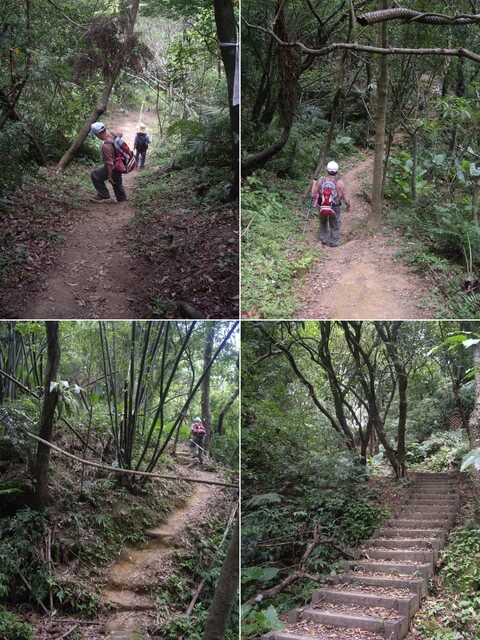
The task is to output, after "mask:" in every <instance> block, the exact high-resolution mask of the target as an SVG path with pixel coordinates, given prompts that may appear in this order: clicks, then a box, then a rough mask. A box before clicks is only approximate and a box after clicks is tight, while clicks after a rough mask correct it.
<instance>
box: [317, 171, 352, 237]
mask: <svg viewBox="0 0 480 640" xmlns="http://www.w3.org/2000/svg"><path fill="white" fill-rule="evenodd" d="M338 168H339V167H338V164H337V163H336V162H335V161H334V160H332V161H331V162H329V163H328V164H327V176H323V177H321V178H319V179H318V180H315V179H314V180H313V183H312V197H313V206H314V207H319V209H320V241H321V243H322V244H323V245H325V246H327V247H338V245H339V244H340V226H341V220H340V207H341V205H342V202H344V203H345V205H346V207H347V212H349V211H350V206H351V200H350V195H349V193H348V190H347V187H346V185H345V183H344V181H343V180H339V179H338V176H337V174H338Z"/></svg>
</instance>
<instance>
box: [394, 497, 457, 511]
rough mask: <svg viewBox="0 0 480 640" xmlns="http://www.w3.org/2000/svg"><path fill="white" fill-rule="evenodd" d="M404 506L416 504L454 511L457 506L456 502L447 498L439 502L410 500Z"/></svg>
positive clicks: (429, 499) (423, 499)
mask: <svg viewBox="0 0 480 640" xmlns="http://www.w3.org/2000/svg"><path fill="white" fill-rule="evenodd" d="M405 504H416V505H422V506H424V507H442V508H444V507H447V508H453V509H456V508H457V506H458V501H457V500H450V498H447V499H445V500H439V499H438V498H411V499H410V500H408V501H407V502H405Z"/></svg>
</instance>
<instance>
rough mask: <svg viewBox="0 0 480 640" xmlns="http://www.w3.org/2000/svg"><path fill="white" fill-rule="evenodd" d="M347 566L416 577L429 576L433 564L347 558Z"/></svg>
mask: <svg viewBox="0 0 480 640" xmlns="http://www.w3.org/2000/svg"><path fill="white" fill-rule="evenodd" d="M345 564H346V565H347V567H349V568H350V569H355V570H356V571H358V572H361V573H381V574H387V575H394V576H398V575H401V576H403V575H410V576H414V577H416V578H419V577H421V578H426V579H428V578H430V576H431V575H432V574H433V565H432V563H431V562H424V563H421V562H415V563H411V564H410V563H409V564H405V563H403V564H402V563H401V562H382V561H381V560H347V561H346V563H345Z"/></svg>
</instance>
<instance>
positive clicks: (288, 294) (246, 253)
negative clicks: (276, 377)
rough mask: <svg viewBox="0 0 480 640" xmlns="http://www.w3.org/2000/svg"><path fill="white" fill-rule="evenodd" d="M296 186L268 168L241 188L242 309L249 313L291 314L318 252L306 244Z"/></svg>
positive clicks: (261, 314) (276, 315)
mask: <svg viewBox="0 0 480 640" xmlns="http://www.w3.org/2000/svg"><path fill="white" fill-rule="evenodd" d="M300 189H301V187H300V186H299V184H296V183H293V182H291V181H283V182H279V181H278V179H275V178H274V177H273V176H272V175H269V174H266V173H258V174H256V175H255V176H252V177H250V178H249V179H248V182H247V184H246V185H245V187H244V188H243V189H242V224H243V227H244V229H243V232H242V308H243V311H244V312H245V313H247V314H248V315H255V316H256V317H260V318H267V317H268V318H284V317H288V316H293V315H294V314H295V311H296V302H295V290H296V288H297V287H298V285H299V280H300V277H301V276H302V275H303V274H304V273H306V272H307V271H308V269H309V268H310V266H311V264H312V262H313V261H314V259H315V258H316V257H317V256H318V250H317V249H311V248H308V246H307V242H306V239H305V237H304V236H303V234H302V227H303V224H304V219H301V218H300V217H299V216H298V213H297V212H296V208H297V207H298V203H296V199H298V194H299V193H301V191H300ZM310 224H311V225H312V224H314V219H313V215H312V216H311V219H310Z"/></svg>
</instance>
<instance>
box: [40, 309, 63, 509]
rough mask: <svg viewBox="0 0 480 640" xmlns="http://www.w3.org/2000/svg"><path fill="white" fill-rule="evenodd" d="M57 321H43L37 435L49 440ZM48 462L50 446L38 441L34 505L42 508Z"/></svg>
mask: <svg viewBox="0 0 480 640" xmlns="http://www.w3.org/2000/svg"><path fill="white" fill-rule="evenodd" d="M58 326H59V323H58V322H57V321H54V322H52V321H49V322H45V329H46V332H47V354H48V356H47V370H46V373H45V390H44V397H43V406H42V415H41V418H40V430H39V433H38V435H39V436H40V438H42V439H43V440H47V441H48V442H50V440H51V437H52V431H53V418H54V414H55V409H56V406H57V401H58V390H57V389H56V388H54V389H52V388H51V384H52V382H55V381H56V378H57V374H58V367H59V364H60V342H59V336H58ZM49 464H50V448H49V447H48V446H47V445H44V444H42V443H39V445H38V449H37V457H36V462H35V478H36V489H35V495H34V506H35V507H36V508H37V509H43V508H44V507H46V506H47V504H48V501H49V495H48V468H49Z"/></svg>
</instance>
